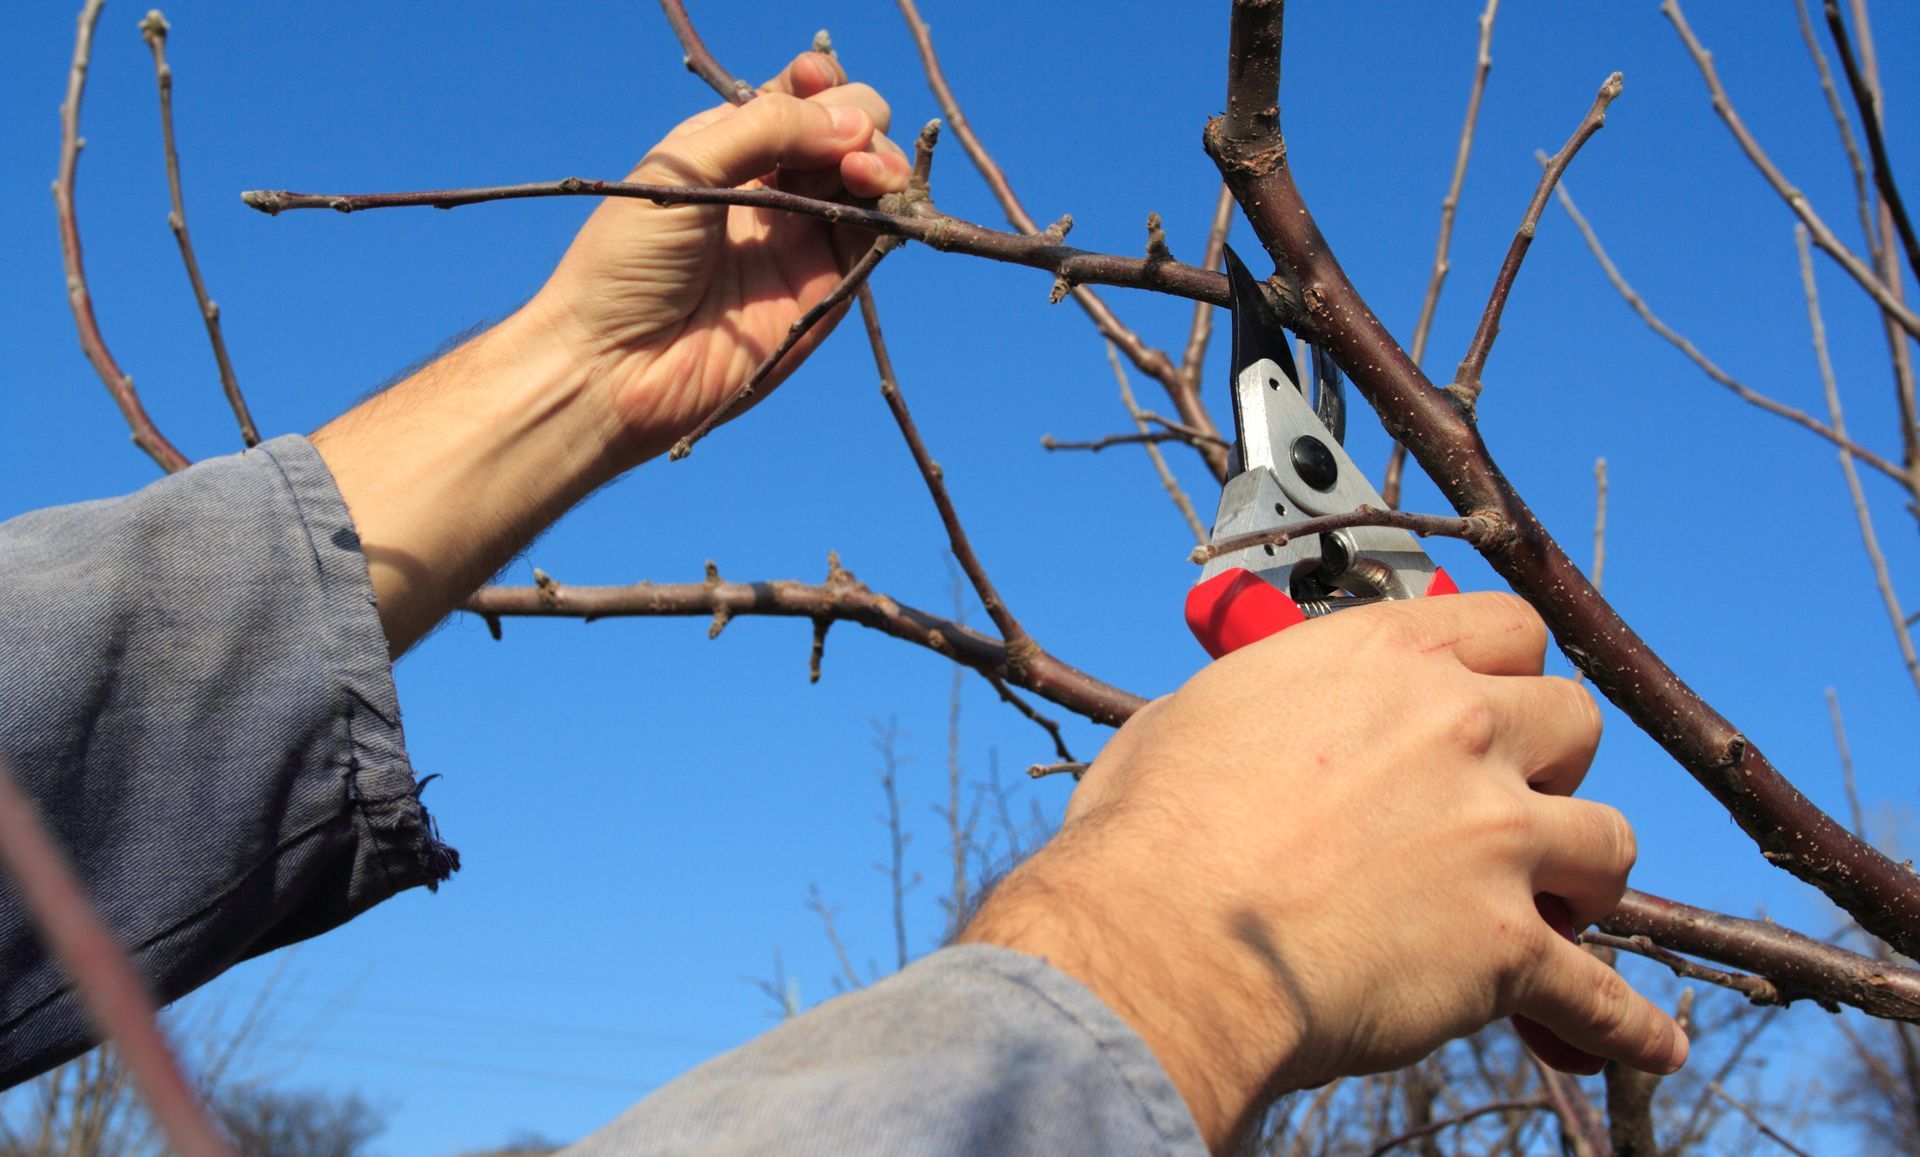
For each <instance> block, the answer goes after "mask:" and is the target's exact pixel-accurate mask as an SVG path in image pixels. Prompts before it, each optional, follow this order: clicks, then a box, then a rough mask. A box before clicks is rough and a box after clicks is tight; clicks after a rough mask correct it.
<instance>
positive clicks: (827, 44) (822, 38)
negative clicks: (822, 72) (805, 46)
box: [811, 28, 840, 60]
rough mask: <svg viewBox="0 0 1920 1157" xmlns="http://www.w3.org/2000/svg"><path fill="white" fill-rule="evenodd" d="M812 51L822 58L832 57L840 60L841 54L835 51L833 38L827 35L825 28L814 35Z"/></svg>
mask: <svg viewBox="0 0 1920 1157" xmlns="http://www.w3.org/2000/svg"><path fill="white" fill-rule="evenodd" d="M811 51H814V52H817V53H819V54H820V55H822V56H828V57H832V58H833V59H835V60H838V59H840V57H839V54H837V53H835V52H834V50H833V37H831V36H829V35H827V30H826V29H824V28H822V29H821V30H820V31H818V32H816V33H814V34H813V48H812V49H811Z"/></svg>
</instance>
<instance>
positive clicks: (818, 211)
mask: <svg viewBox="0 0 1920 1157" xmlns="http://www.w3.org/2000/svg"><path fill="white" fill-rule="evenodd" d="M532 197H631V198H635V199H637V200H642V201H652V202H654V203H655V204H657V205H745V206H749V207H751V208H755V209H775V210H779V211H781V212H786V213H799V214H801V215H803V216H807V217H816V218H819V219H820V220H822V221H829V222H832V223H833V224H836V225H853V226H857V227H859V228H862V229H866V230H869V231H871V232H874V233H879V234H882V235H885V236H892V237H904V238H906V239H907V240H909V241H918V242H920V243H921V244H923V245H926V246H929V247H931V248H934V249H939V250H942V251H943V252H951V253H967V254H971V255H973V256H975V257H986V258H990V259H992V260H995V261H1004V262H1007V263H1009V264H1012V265H1025V266H1028V267H1030V268H1033V269H1044V270H1046V271H1047V272H1049V273H1052V274H1054V275H1055V276H1056V277H1064V278H1066V279H1067V280H1069V281H1071V282H1074V283H1076V284H1079V283H1083V282H1084V283H1090V284H1100V285H1117V286H1122V287H1125V288H1129V289H1157V290H1160V291H1162V292H1164V293H1170V294H1172V295H1174V296H1175V297H1186V298H1191V299H1193V300H1195V301H1205V302H1208V303H1210V304H1213V305H1226V304H1228V302H1227V279H1226V277H1225V276H1224V275H1222V274H1219V273H1214V272H1212V271H1211V270H1206V269H1200V268H1198V267H1196V266H1192V265H1183V264H1181V263H1180V262H1178V261H1147V260H1145V259H1144V258H1137V257H1120V256H1116V255H1113V254H1106V253H1094V252H1090V251H1088V250H1085V249H1076V248H1074V247H1073V246H1071V245H1063V244H1061V243H1060V241H1059V239H1058V238H1057V237H1055V236H1054V235H1052V234H1048V233H1037V234H1032V235H1026V234H1020V233H1006V232H1002V231H1000V230H996V229H987V228H983V227H982V226H979V225H975V224H973V223H972V222H969V221H962V220H960V219H959V218H958V217H949V216H947V215H946V214H944V213H941V212H939V211H937V210H934V209H931V208H929V207H927V206H925V205H924V204H921V205H913V206H908V205H901V202H900V200H896V199H890V198H882V199H881V202H880V203H881V205H883V206H886V205H900V207H901V209H902V211H900V212H890V211H888V210H887V209H885V208H878V209H869V208H865V207H863V206H859V205H845V204H841V203H840V202H838V201H822V200H820V199H818V198H815V197H802V196H798V195H796V194H793V193H788V192H785V191H783V190H780V189H757V188H753V189H718V188H708V187H702V186H695V185H648V184H641V183H637V182H631V181H590V180H586V179H585V178H582V177H566V178H563V179H561V180H558V181H544V182H540V181H536V182H530V183H524V184H517V185H489V186H482V187H475V188H466V189H427V190H421V191H416V192H407V193H296V192H291V191H288V190H285V189H251V190H248V191H247V192H245V193H242V194H240V199H241V201H243V202H244V203H246V204H247V205H249V206H251V207H252V208H255V209H258V210H260V211H261V212H262V213H266V214H268V215H276V214H280V213H285V212H288V211H290V210H294V209H333V210H335V211H337V212H341V213H357V212H360V211H363V210H367V209H397V208H406V207H417V206H431V207H432V208H435V209H456V208H459V207H460V206H462V205H478V204H482V203H486V202H492V201H510V200H520V199H524V198H532ZM1283 301H1284V298H1283ZM1282 308H1285V306H1284V305H1283V306H1282ZM1186 417H1187V415H1186V414H1184V412H1183V414H1182V418H1183V419H1185V418H1186Z"/></svg>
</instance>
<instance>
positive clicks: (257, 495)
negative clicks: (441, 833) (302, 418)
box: [0, 437, 459, 1088]
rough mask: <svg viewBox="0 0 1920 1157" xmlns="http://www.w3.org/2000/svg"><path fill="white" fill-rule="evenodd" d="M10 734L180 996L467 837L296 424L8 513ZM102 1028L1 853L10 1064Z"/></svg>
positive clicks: (312, 930)
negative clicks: (98, 492)
mask: <svg viewBox="0 0 1920 1157" xmlns="http://www.w3.org/2000/svg"><path fill="white" fill-rule="evenodd" d="M0 751H4V752H6V754H7V756H8V757H9V759H10V760H11V762H12V764H13V768H14V774H15V776H16V777H17V778H18V779H19V781H20V783H21V786H22V787H23V788H24V789H25V791H26V792H27V794H28V795H29V796H30V797H31V798H32V799H33V800H34V801H35V802H36V804H37V805H38V808H39V811H40V813H41V816H42V819H43V822H44V823H45V824H46V826H47V828H48V830H49V831H50V832H51V834H52V835H53V836H54V838H55V839H56V840H57V841H58V843H59V844H60V845H61V846H62V847H63V848H64V849H65V850H66V852H67V855H68V857H69V859H70V860H71V861H72V863H73V865H74V868H75V869H76V871H77V873H78V875H79V877H80V881H81V884H82V886H83V887H84V888H85V889H86V891H87V893H88V895H89V896H90V897H91V898H92V900H93V902H94V905H95V907H96V909H97V910H98V911H99V913H100V914H101V916H102V917H103V918H105V920H106V921H107V924H108V925H109V927H110V928H111V929H112V930H113V931H114V932H115V933H116V934H117V936H118V937H119V939H120V942H121V944H122V945H123V946H125V947H126V948H127V950H128V951H129V952H130V953H131V954H132V955H133V957H134V960H135V963H136V964H137V965H138V967H139V969H140V971H141V972H142V973H143V974H144V975H145V976H146V978H147V980H148V983H149V985H150V987H151V988H152V990H153V992H154V995H155V996H156V997H157V998H158V999H160V1000H162V1001H171V1000H174V999H177V998H178V997H180V996H182V995H184V994H185V993H187V992H188V991H190V990H191V989H193V988H195V987H197V986H199V985H201V984H204V983H205V982H206V981H208V980H210V979H212V978H213V977H214V976H216V975H217V974H219V973H220V972H221V971H222V970H224V969H226V968H228V967H230V966H231V965H233V964H235V963H237V962H239V961H241V960H244V959H246V958H248V957H250V956H255V955H258V954H260V953H262V952H266V951H269V950H271V949H274V948H278V947H281V946H283V945H286V944H290V943H293V942H295V941H298V940H303V939H305V938H307V937H309V936H314V935H317V934H318V933H321V932H324V931H326V930H327V929H329V928H332V927H335V926H336V925H338V924H341V923H343V922H345V921H346V920H348V919H350V918H352V917H353V916H355V915H358V914H359V913H360V912H363V911H365V910H366V909H368V908H370V907H372V906H373V905H374V904H376V903H378V902H380V901H381V900H384V899H386V898H387V897H388V896H391V895H393V894H394V893H396V892H398V891H400V890H402V889H405V888H410V887H413V886H415V885H418V884H425V885H427V886H428V887H429V888H431V887H433V886H434V885H435V884H437V883H438V882H439V881H440V880H442V879H444V878H446V876H447V875H448V874H449V873H450V872H451V871H452V870H453V869H454V868H456V867H457V866H458V863H459V860H458V857H457V855H456V854H455V853H454V852H453V850H452V849H451V848H448V847H446V846H445V845H443V844H441V843H440V842H439V840H438V838H437V836H436V833H435V831H434V828H433V824H432V821H431V819H430V818H429V817H428V815H427V813H426V811H425V809H424V808H423V807H422V806H421V804H420V801H419V790H420V785H419V784H418V783H416V782H415V780H414V775H413V769H412V766H411V765H410V763H409V762H408V759H407V755H406V750H405V746H404V742H403V737H402V733H401V729H400V709H399V703H398V699H397V697H396V695H395V692H394V686H393V678H392V672H391V668H390V665H389V663H388V659H387V642H386V637H385V634H384V632H383V631H382V629H381V626H380V621H379V617H378V615H377V614H376V612H375V609H374V605H373V587H372V584H371V582H370V580H369V579H368V576H367V566H366V562H365V560H364V559H363V557H362V556H361V553H360V544H359V539H358V536H357V535H356V534H355V532H354V528H353V523H352V521H351V520H350V519H349V517H348V515H347V509H346V506H345V504H344V503H343V502H342V500H341V498H340V494H339V491H338V490H337V489H336V488H335V486H334V483H333V478H332V475H331V474H330V473H328V471H327V468H326V466H325V464H324V463H323V462H322V461H321V460H320V457H319V455H318V454H317V453H316V452H315V451H314V449H313V447H312V446H311V445H310V444H309V443H308V442H307V441H306V440H305V439H304V438H299V437H285V438H278V439H275V440H273V441H271V442H267V443H264V444H262V445H260V446H258V447H255V448H254V449H252V450H249V451H247V452H246V453H245V454H241V455H237V456H234V457H228V458H220V459H213V460H209V461H207V462H203V463H200V464H198V465H195V466H193V467H190V468H189V469H187V470H184V471H182V472H180V473H179V474H176V475H173V476H171V477H169V478H165V479H162V480H161V481H159V482H156V483H154V484H153V485H151V486H149V487H147V488H146V489H144V490H142V491H140V492H139V493H137V494H133V495H130V496H127V497H124V498H118V499H112V500H108V501H101V502H89V503H82V504H79V505H76V506H66V507H60V508H56V509H51V510H43V511H37V512H35V513H31V514H27V515H23V516H21V517H19V518H15V519H13V520H11V521H9V522H6V523H4V524H0ZM90 1033H91V1029H90V1027H89V1025H88V1024H87V1021H86V1018H85V1015H84V1013H83V1011H82V1010H81V1008H80V1007H79V1004H78V1002H77V1001H76V999H75V997H74V995H73V993H72V992H71V991H70V990H69V987H68V985H67V981H66V978H65V975H64V973H63V972H62V971H61V969H60V967H59V965H58V963H57V962H55V961H53V960H51V959H50V958H49V957H48V955H47V953H46V950H45V948H44V946H43V945H42V943H41V941H40V938H39V936H38V934H37V932H36V930H35V928H34V924H33V921H32V919H31V918H30V917H29V916H28V915H27V913H26V912H25V910H24V908H23V907H22V905H21V903H20V900H19V897H18V894H17V893H16V892H15V891H14V889H13V886H12V883H11V881H7V880H5V879H4V878H0V1088H4V1087H6V1086H8V1085H12V1084H14V1083H16V1082H18V1081H21V1080H23V1079H25V1078H27V1077H29V1076H32V1075H33V1074H35V1073H37V1072H39V1071H42V1070H44V1069H46V1068H49V1067H51V1066H52V1065H55V1064H57V1063H59V1062H61V1061H63V1060H66V1059H68V1058H69V1057H72V1056H74V1055H76V1054H78V1053H79V1052H81V1051H83V1050H84V1049H85V1048H87V1047H88V1046H89V1045H90V1044H91V1043H92V1042H91V1039H90Z"/></svg>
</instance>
